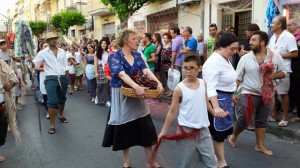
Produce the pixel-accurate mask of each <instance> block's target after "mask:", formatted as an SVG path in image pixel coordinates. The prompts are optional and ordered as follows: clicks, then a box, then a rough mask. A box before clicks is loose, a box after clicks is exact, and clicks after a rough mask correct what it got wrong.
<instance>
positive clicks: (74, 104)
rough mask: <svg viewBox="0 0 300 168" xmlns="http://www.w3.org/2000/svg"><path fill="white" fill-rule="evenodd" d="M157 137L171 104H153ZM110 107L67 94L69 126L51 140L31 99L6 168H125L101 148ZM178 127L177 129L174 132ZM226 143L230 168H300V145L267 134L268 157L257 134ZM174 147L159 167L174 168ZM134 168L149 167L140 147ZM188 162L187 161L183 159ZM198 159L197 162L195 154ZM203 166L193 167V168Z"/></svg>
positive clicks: (118, 155)
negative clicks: (257, 148)
mask: <svg viewBox="0 0 300 168" xmlns="http://www.w3.org/2000/svg"><path fill="white" fill-rule="evenodd" d="M149 103H150V109H151V111H152V117H153V120H154V124H155V126H156V129H157V132H159V131H160V129H161V127H162V124H163V120H164V117H165V115H166V112H167V109H168V102H154V101H149ZM108 110H109V109H108V108H107V107H101V106H98V105H94V104H92V102H89V101H88V94H87V93H86V91H85V90H83V91H78V92H76V93H74V94H73V95H68V101H67V105H66V109H65V111H66V117H67V118H68V120H69V123H68V124H62V123H60V122H59V121H58V120H56V122H57V126H56V128H57V132H56V134H55V135H49V134H48V133H47V130H48V128H49V121H48V120H47V119H46V118H45V115H46V112H45V109H44V108H43V107H42V106H41V114H42V116H41V120H42V121H41V123H42V131H41V132H40V131H39V127H38V113H37V107H36V105H35V104H34V101H33V96H27V106H26V107H25V108H24V109H23V110H21V111H19V112H18V115H17V117H18V123H19V127H20V130H21V134H22V143H21V144H20V145H16V144H15V141H14V139H13V137H12V136H11V135H10V134H9V136H8V138H7V143H6V145H4V146H2V147H1V148H0V154H2V155H4V156H5V157H6V159H7V160H6V161H5V162H3V163H1V164H0V167H1V168H42V167H43V168H120V167H121V166H122V165H123V162H122V161H123V158H122V152H113V151H111V148H102V147H101V143H102V138H103V134H104V128H105V122H106V118H107V114H108ZM175 127H176V125H175V124H174V126H173V129H174V128H175ZM225 144H226V146H225V147H226V149H225V151H226V157H227V161H228V162H229V166H230V167H231V168H253V167H255V168H282V167H289V168H296V167H299V165H300V160H299V151H300V145H299V144H292V143H290V142H288V141H285V140H284V141H283V140H280V139H278V138H276V137H274V136H272V135H267V141H266V146H267V147H269V148H270V149H272V150H273V152H274V156H272V157H269V156H265V155H263V154H261V153H258V152H256V151H254V145H255V136H254V133H253V132H248V131H247V132H244V133H243V134H242V135H241V137H240V139H239V142H238V145H237V147H236V148H231V147H229V146H228V144H227V143H225ZM175 148H176V146H175V143H174V142H170V141H167V142H164V143H163V144H162V146H161V148H160V150H159V153H158V162H159V163H160V164H161V166H163V167H164V168H172V167H174V166H173V165H172V164H173V158H174V157H173V153H174V149H175ZM130 157H131V162H132V164H131V167H134V168H144V167H145V164H146V161H145V157H144V151H143V149H142V148H141V147H134V148H132V149H131V150H130ZM183 157H184V156H183ZM195 157H198V156H197V155H195ZM197 167H202V166H201V165H196V164H195V163H192V166H191V168H197Z"/></svg>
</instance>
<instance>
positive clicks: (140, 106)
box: [102, 50, 157, 151]
mask: <svg viewBox="0 0 300 168" xmlns="http://www.w3.org/2000/svg"><path fill="white" fill-rule="evenodd" d="M131 54H132V56H133V57H134V63H133V66H131V65H130V64H129V63H128V62H127V60H126V59H125V58H124V54H123V53H122V51H121V50H119V51H117V52H116V53H115V54H114V55H111V56H110V57H109V67H110V70H111V76H112V80H111V82H110V86H111V87H112V95H111V96H112V99H111V110H110V114H109V115H108V123H107V126H106V129H105V134H104V139H103V143H102V146H103V147H110V146H113V150H114V151H116V150H124V149H127V148H129V147H131V146H144V147H149V146H152V145H154V144H155V143H156V140H157V134H156V131H155V127H154V124H153V122H152V119H151V116H150V111H149V108H148V105H147V103H146V101H145V100H144V99H139V98H132V97H126V96H124V95H122V93H121V91H120V87H121V85H122V82H123V81H122V80H121V79H120V78H119V77H118V74H119V73H120V72H121V71H124V72H125V73H126V74H127V75H128V76H131V75H132V73H133V72H134V71H137V72H140V73H142V70H143V69H145V68H146V65H145V62H144V60H143V59H142V57H141V55H140V54H139V53H138V52H132V53H131Z"/></svg>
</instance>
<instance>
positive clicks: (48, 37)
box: [45, 31, 58, 40]
mask: <svg viewBox="0 0 300 168" xmlns="http://www.w3.org/2000/svg"><path fill="white" fill-rule="evenodd" d="M51 38H58V35H57V32H55V31H53V32H46V37H45V40H48V39H51Z"/></svg>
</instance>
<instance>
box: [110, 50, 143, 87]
mask: <svg viewBox="0 0 300 168" xmlns="http://www.w3.org/2000/svg"><path fill="white" fill-rule="evenodd" d="M131 54H132V55H133V57H134V62H133V66H131V65H130V64H129V63H128V62H127V60H126V59H125V58H124V54H123V52H122V50H119V51H117V52H115V53H114V54H112V55H111V56H110V57H109V68H110V71H111V77H112V79H111V82H110V86H111V87H114V88H117V87H121V85H122V80H121V78H119V76H118V75H119V73H120V72H121V71H125V73H126V74H127V75H128V76H131V75H132V72H133V71H137V72H139V73H140V74H142V70H143V69H145V68H147V67H146V64H145V61H144V60H143V58H142V57H141V54H140V53H138V52H131Z"/></svg>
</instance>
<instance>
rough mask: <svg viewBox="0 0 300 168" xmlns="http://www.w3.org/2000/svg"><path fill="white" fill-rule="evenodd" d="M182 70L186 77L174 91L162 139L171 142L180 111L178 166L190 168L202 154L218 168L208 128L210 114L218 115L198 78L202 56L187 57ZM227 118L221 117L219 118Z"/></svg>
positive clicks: (210, 165) (176, 164) (160, 137)
mask: <svg viewBox="0 0 300 168" xmlns="http://www.w3.org/2000/svg"><path fill="white" fill-rule="evenodd" d="M182 68H183V72H184V74H185V76H186V78H185V79H184V80H183V81H182V82H180V83H179V84H178V85H177V86H176V88H175V90H174V93H173V98H172V104H171V107H170V110H169V112H168V114H167V117H166V120H165V123H164V126H163V128H162V130H161V133H160V134H159V136H158V140H159V141H162V140H164V139H167V138H166V134H167V132H168V129H169V127H170V125H171V123H172V121H173V120H174V118H175V117H176V116H177V114H178V112H179V114H178V124H179V126H178V130H177V133H178V134H175V136H176V137H177V138H175V139H176V141H177V142H176V148H175V149H176V152H175V153H176V154H175V159H174V160H175V165H174V167H176V168H185V167H189V164H190V161H191V159H192V158H193V156H194V154H195V152H196V151H198V153H199V156H201V157H202V160H203V161H204V164H205V165H206V166H207V167H212V168H217V167H218V163H217V160H216V157H215V153H214V148H213V144H212V139H211V135H210V132H209V129H208V126H209V124H210V123H209V120H208V113H207V111H209V112H210V113H211V114H212V115H214V116H215V112H214V110H213V109H212V107H211V105H210V104H209V102H208V98H207V93H206V84H205V82H204V81H203V80H202V79H198V78H197V77H198V73H199V72H201V69H202V67H201V61H200V58H199V56H196V55H194V54H191V55H189V56H188V55H187V56H186V57H185V58H184V62H183V66H182ZM226 115H227V114H226V113H224V114H218V116H219V117H225V116H226ZM175 136H174V137H175ZM178 137H183V138H178ZM199 162H200V159H199Z"/></svg>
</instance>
